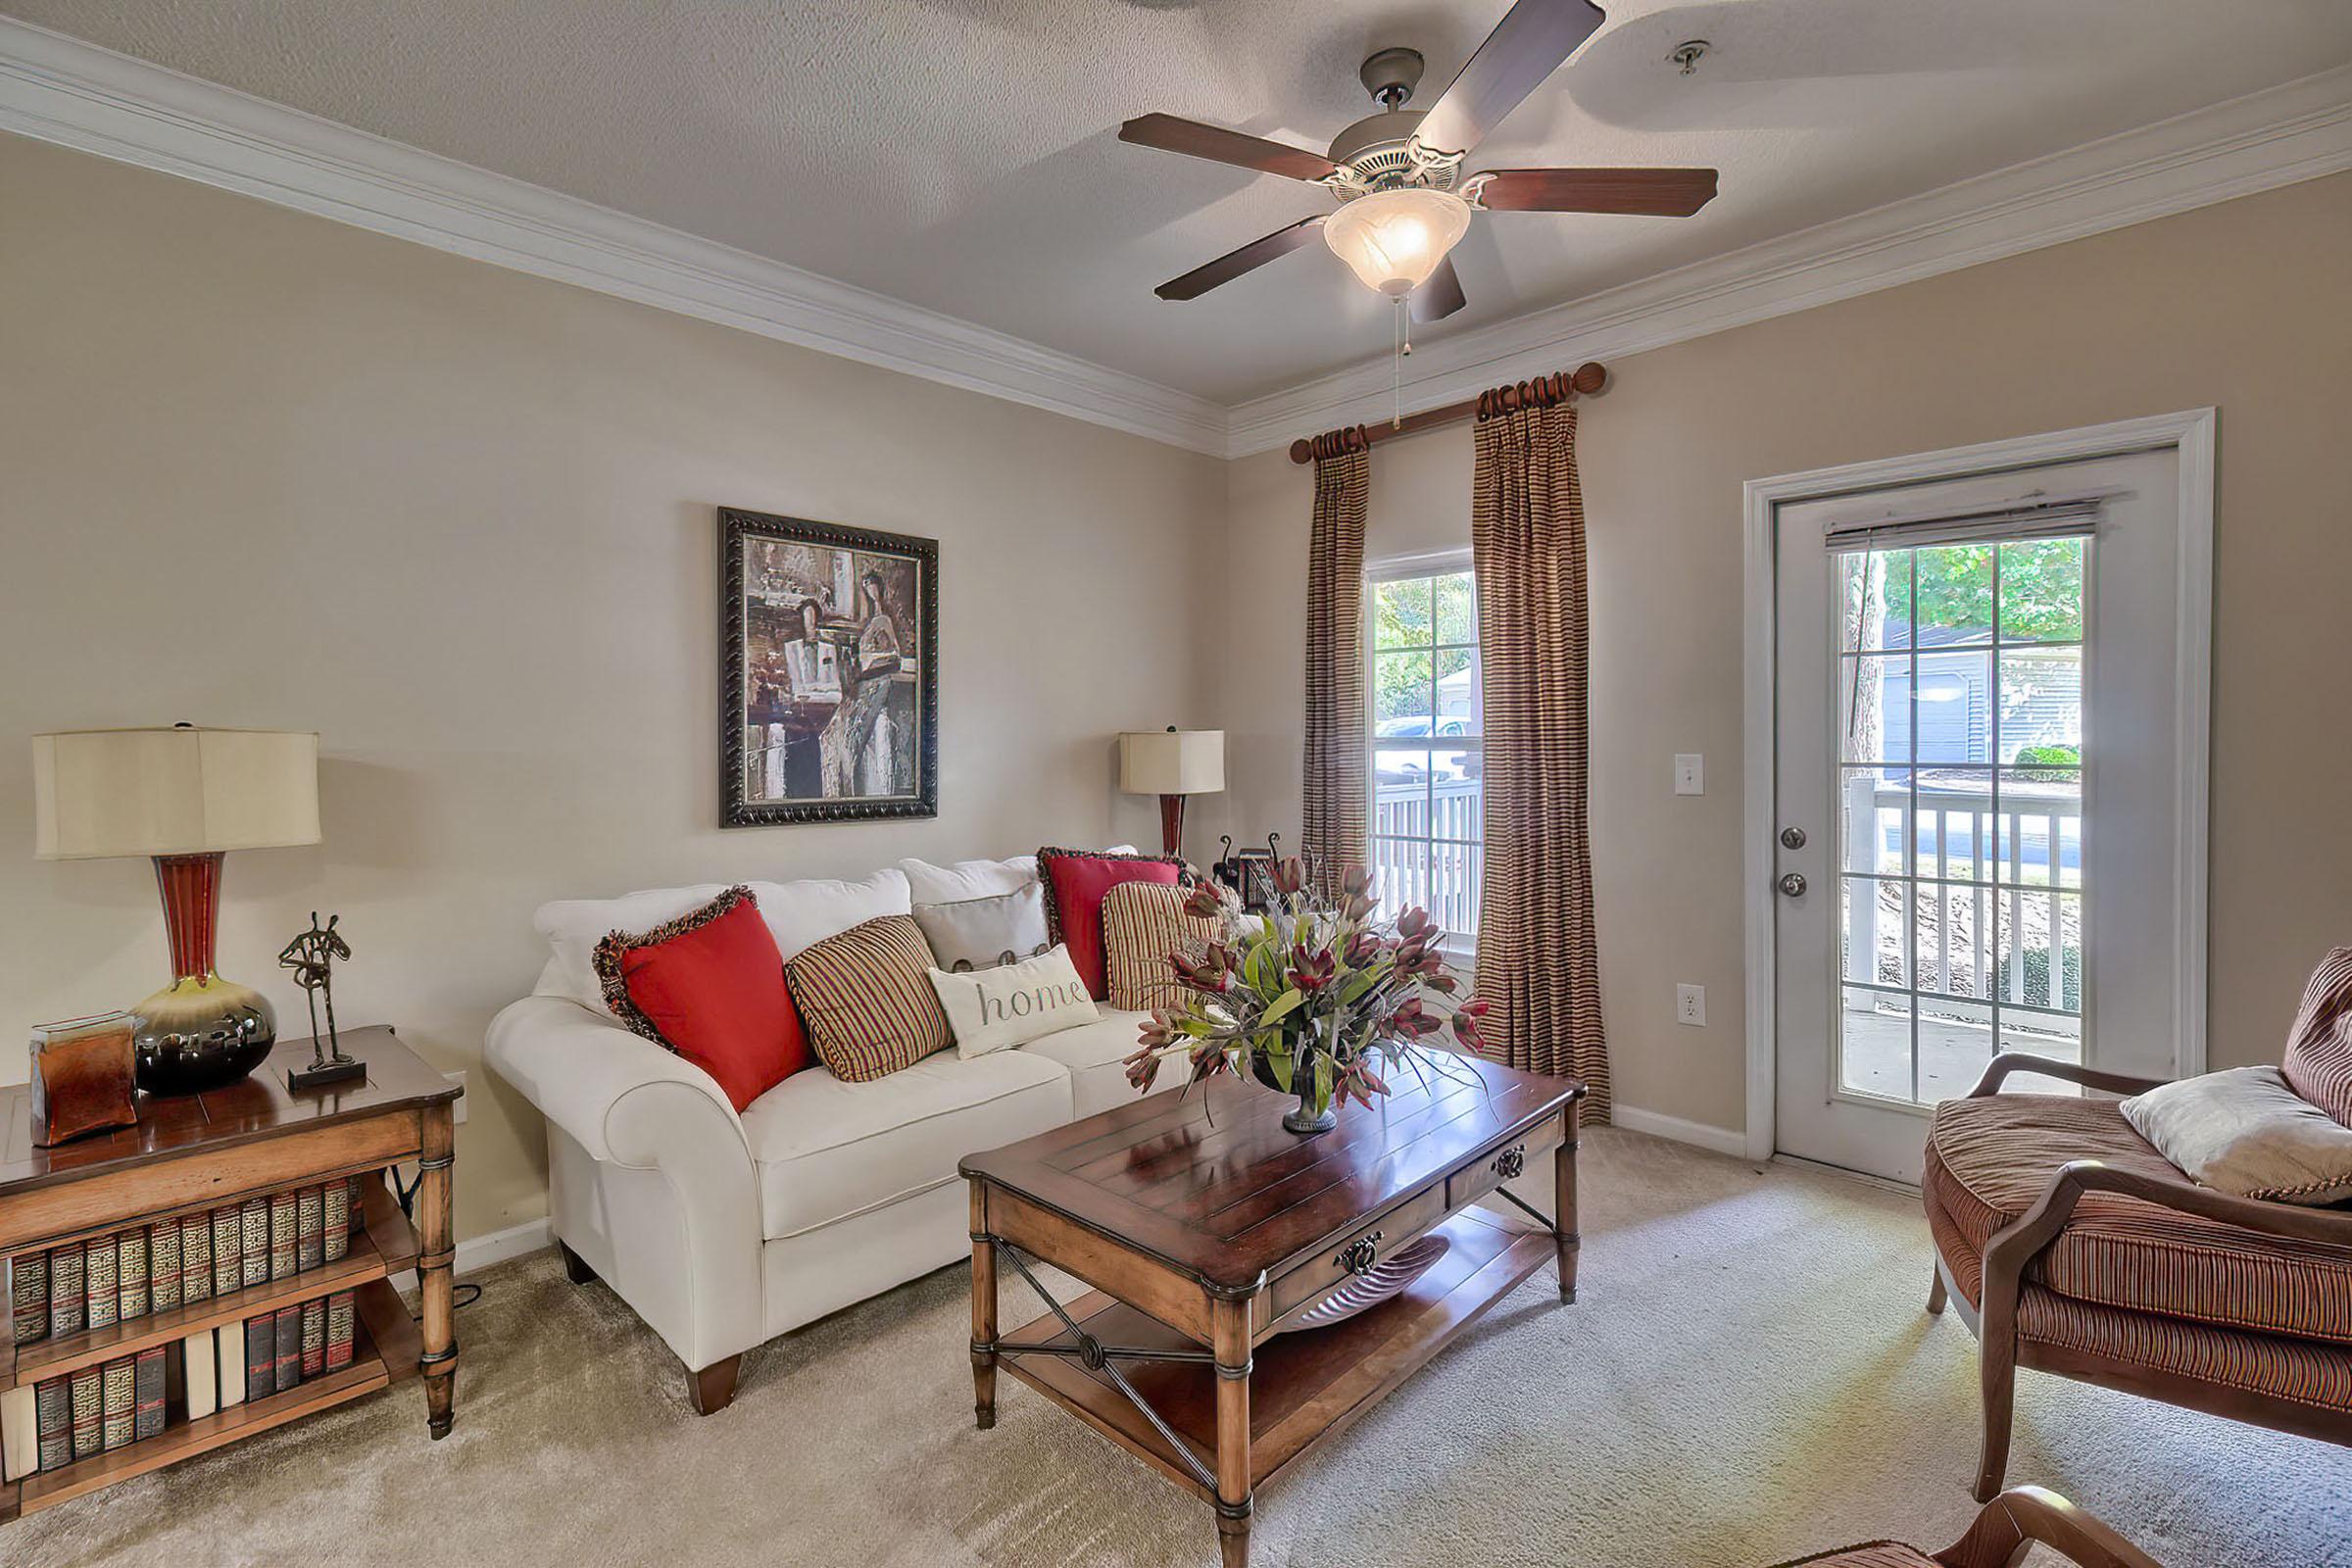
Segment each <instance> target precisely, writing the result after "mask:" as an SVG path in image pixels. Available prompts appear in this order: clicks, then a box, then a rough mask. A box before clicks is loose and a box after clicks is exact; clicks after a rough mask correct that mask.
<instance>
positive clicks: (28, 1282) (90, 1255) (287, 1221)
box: [8, 1176, 361, 1345]
mask: <svg viewBox="0 0 2352 1568" xmlns="http://www.w3.org/2000/svg"><path fill="white" fill-rule="evenodd" d="M360 1224H361V1219H360V1178H359V1177H357V1176H353V1177H350V1178H348V1179H346V1180H344V1181H339V1182H328V1183H326V1184H325V1185H324V1186H320V1187H300V1188H293V1189H290V1190H288V1191H286V1192H282V1193H272V1194H270V1195H269V1196H267V1197H257V1198H251V1199H248V1200H246V1201H244V1202H243V1203H232V1204H230V1205H228V1206H227V1207H224V1208H217V1209H214V1210H213V1211H212V1212H211V1213H209V1214H184V1215H180V1216H178V1217H176V1218H172V1219H161V1220H157V1221H155V1222H154V1223H153V1224H151V1225H141V1226H138V1227H136V1228H134V1229H131V1230H126V1231H119V1232H117V1233H116V1234H114V1235H112V1236H101V1237H96V1238H94V1239H92V1240H90V1241H87V1242H73V1243H70V1244H68V1245H67V1246H64V1247H56V1248H51V1249H49V1250H47V1251H42V1252H24V1253H20V1254H18V1255H17V1256H15V1257H12V1258H10V1259H9V1260H8V1276H9V1277H8V1299H9V1302H10V1310H11V1338H12V1340H13V1342H14V1343H15V1344H17V1345H30V1344H33V1343H35V1342H37V1341H40V1340H44V1339H54V1338H59V1337H62V1336H64V1335H68V1334H78V1333H80V1332H81V1331H82V1330H84V1329H102V1328H108V1327H111V1326H112V1325H114V1324H116V1323H122V1322H127V1321H130V1320H132V1319H134V1318H141V1317H145V1316H146V1315H147V1314H148V1313H149V1312H151V1311H152V1312H169V1311H171V1310H172V1309H173V1308H175V1307H179V1306H183V1305H192V1304H194V1303H196V1302H199V1301H208V1300H211V1299H213V1298H214V1297H216V1296H226V1295H228V1294H229V1293H230V1292H231V1291H236V1290H242V1289H244V1288H245V1287H247V1286H252V1285H266V1284H268V1283H269V1282H270V1281H271V1280H283V1279H291V1278H293V1277H294V1276H295V1275H297V1274H300V1273H302V1272H303V1271H304V1270H306V1269H314V1268H317V1267H319V1265H321V1264H323V1263H333V1262H337V1261H340V1260H341V1259H342V1258H344V1257H346V1256H348V1255H350V1251H351V1237H352V1234H353V1233H354V1232H356V1231H357V1230H359V1228H360Z"/></svg>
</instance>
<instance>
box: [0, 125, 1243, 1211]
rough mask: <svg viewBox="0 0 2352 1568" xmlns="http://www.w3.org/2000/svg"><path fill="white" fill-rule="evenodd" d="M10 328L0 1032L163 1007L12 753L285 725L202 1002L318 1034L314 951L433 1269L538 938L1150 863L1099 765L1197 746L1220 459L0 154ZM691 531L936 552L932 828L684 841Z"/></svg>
mask: <svg viewBox="0 0 2352 1568" xmlns="http://www.w3.org/2000/svg"><path fill="white" fill-rule="evenodd" d="M0 299H5V300H6V301H7V302H8V303H7V306H6V311H5V325H0V550H4V552H5V568H4V569H0V665H4V666H5V669H6V671H7V679H6V683H5V687H4V688H0V1010H4V1011H5V1014H6V1019H7V1024H6V1027H7V1028H9V1029H10V1030H12V1031H21V1030H22V1029H23V1028H24V1027H25V1026H27V1025H29V1024H31V1023H33V1022H34V1021H36V1020H39V1019H44V1018H55V1017H62V1016H66V1015H69V1014H73V1013H78V1012H86V1011H90V1010H94V1009H97V1008H102V1007H107V1006H114V1005H126V1004H128V1003H130V1002H131V1001H133V1000H135V999H136V998H138V997H141V996H143V995H145V994H146V993H147V992H148V991H150V990H152V989H153V988H154V987H155V985H156V984H157V983H158V982H159V981H160V980H162V979H163V978H164V977H165V955H164V946H163V934H162V921H161V917H160V915H159V913H158V909H157V904H156V894H155V885H154V878H153V876H152V874H151V873H150V871H149V870H148V868H147V867H146V865H145V864H144V863H141V862H130V861H80V862H67V863H42V862H37V861H35V860H34V859H33V858H32V856H31V835H32V829H31V820H30V813H31V767H30V759H29V752H28V748H27V746H26V744H25V737H26V736H28V735H30V734H32V733H34V732H36V731H39V730H42V729H49V728H59V727H80V726H88V725H103V724H143V723H163V722H170V721H172V720H174V719H180V718H186V719H190V720H195V721H200V722H207V723H215V724H242V725H257V726H286V727H301V728H317V729H318V730H319V731H320V732H321V736H322V746H323V761H322V764H321V768H320V793H321V798H322V808H323V812H324V825H325V842H324V844H323V845H322V846H320V847H319V848H317V849H311V850H274V851H259V852H253V853H248V854H243V855H237V856H232V857H231V858H230V861H229V866H228V873H227V883H226V889H227V898H226V907H225V910H224V915H223V934H222V937H221V962H222V968H223V970H224V971H225V972H227V973H230V974H232V975H233V976H235V977H237V978H240V979H244V980H246V981H248V982H251V983H258V984H260V985H262V986H263V988H264V989H265V990H267V991H268V992H269V993H270V996H271V997H272V998H273V999H274V1000H275V1001H276V1003H277V1005H278V1007H279V1012H280V1017H281V1019H283V1020H284V1021H286V1022H287V1023H289V1024H292V1025H295V1026H296V1027H294V1028H292V1029H291V1030H290V1031H289V1032H292V1033H302V1032H307V1031H306V1030H305V1029H304V1028H303V1027H302V1026H301V1025H300V1020H299V1013H300V1004H301V993H300V992H299V991H297V990H295V989H294V988H292V987H291V986H288V985H285V984H282V983H280V979H279V976H278V974H277V973H276V970H275V965H274V963H273V961H272V960H273V958H274V956H275V954H276V952H277V949H278V947H279V946H280V945H281V944H282V943H283V942H284V941H285V940H286V939H287V938H288V937H289V936H291V935H292V934H293V933H294V932H295V931H297V930H299V929H300V928H301V927H302V926H303V924H304V923H305V921H306V920H307V918H308V916H309V912H310V911H311V910H312V909H313V908H321V909H333V910H339V911H340V912H341V913H342V915H343V929H344V930H345V931H346V932H347V933H348V934H349V936H350V939H351V943H352V947H353V949H354V955H355V956H354V957H353V960H352V962H351V963H350V965H349V966H348V968H347V969H346V970H345V971H344V973H343V975H342V976H341V978H340V980H339V982H338V987H337V990H338V997H339V1007H338V1011H339V1013H340V1015H341V1017H342V1018H343V1019H344V1020H345V1021H346V1022H360V1021H374V1020H381V1021H388V1022H393V1023H396V1024H397V1025H399V1026H400V1029H401V1032H402V1034H403V1035H404V1036H405V1037H406V1038H407V1039H408V1040H409V1041H410V1042H411V1043H412V1044H414V1045H415V1046H416V1047H417V1048H418V1049H419V1050H420V1051H421V1052H422V1053H423V1054H425V1055H426V1056H427V1057H429V1058H430V1059H431V1060H433V1061H434V1062H435V1063H437V1064H439V1065H440V1066H442V1067H444V1068H453V1069H454V1068H464V1069H466V1070H467V1071H468V1073H469V1083H470V1089H471V1093H470V1095H469V1105H470V1114H469V1118H468V1121H467V1123H466V1126H465V1127H463V1128H462V1129H461V1130H460V1132H459V1153H460V1156H461V1157H460V1161H459V1166H458V1172H459V1182H458V1190H459V1195H460V1198H459V1209H458V1228H459V1233H460V1235H461V1236H472V1235H479V1234H482V1233H485V1232H488V1231H493V1230H497V1229H500V1228H503V1227H505V1226H509V1225H513V1224H515V1223H517V1222H519V1221H522V1220H526V1219H530V1218H533V1217H535V1216H537V1215H539V1214H541V1213H543V1212H544V1211H545V1193H544V1178H543V1168H544V1166H543V1152H542V1149H541V1138H540V1133H539V1129H538V1127H537V1125H536V1118H535V1114H534V1113H532V1112H531V1111H530V1110H529V1107H528V1106H527V1105H525V1104H523V1103H521V1102H520V1101H519V1100H518V1099H517V1098H516V1097H515V1096H514V1095H513V1094H512V1093H510V1092H508V1091H506V1090H505V1089H504V1088H503V1087H502V1086H500V1085H498V1084H497V1083H496V1082H495V1081H493V1080H491V1079H490V1078H489V1077H488V1075H487V1074H486V1073H484V1072H483V1071H482V1070H481V1066H480V1056H479V1052H480V1042H481V1035H482V1029H483V1026H484V1025H485V1024H486V1023H487V1022H488V1021H489V1019H490V1016H491V1014H492V1013H493V1012H494V1011H496V1010H497V1008H498V1007H499V1006H501V1005H504V1004H505V1003H506V1002H508V1001H510V1000H512V999H513V998H515V997H516V996H519V995H521V994H522V993H523V992H524V991H526V990H528V989H529V987H530V984H531V981H532V978H533V976H534V975H535V974H536V973H537V971H538V968H539V964H540V961H541V959H542V957H543V956H544V949H543V946H542V944H541V943H540V942H539V940H538V939H537V937H536V936H534V935H533V933H532V930H531V925H530V916H531V910H532V909H533V907H535V906H536V905H538V904H539V903H540V902H541V901H542V900H545V899H547V898H550V897H555V896H559V895H593V894H604V893H614V892H619V891H622V890H625V889H628V888H632V887H638V886H646V885H660V884H663V883H672V882H686V881H698V880H705V879H720V878H727V877H735V876H744V877H752V876H758V877H796V876H810V875H834V874H844V873H850V874H856V873H861V872H863V871H865V870H867V869H869V868H871V867H873V866H875V865H879V864H884V863H887V862H888V861H890V860H892V859H894V858H898V857H900V856H904V855H908V854H917V855H923V856H928V857H932V858H950V857H955V856H958V855H977V854H987V855H993V856H1004V855H1010V854H1014V853H1017V852H1019V851H1021V850H1024V849H1034V848H1036V847H1037V846H1038V845H1039V844H1040V843H1047V842H1057V843H1058V842H1068V843H1102V842H1106V841H1108V840H1109V839H1111V838H1113V837H1130V838H1145V837H1148V836H1150V835H1152V833H1153V832H1154V830H1155V826H1156V821H1157V817H1156V812H1155V809H1154V807H1153V805H1152V803H1151V802H1149V801H1144V800H1140V799H1139V800H1129V799H1126V798H1123V797H1121V796H1119V795H1118V794H1117V793H1116V792H1115V788H1114V780H1115V773H1114V769H1113V766H1112V757H1111V743H1110V740H1109V736H1110V735H1111V733H1112V732H1113V731H1115V730H1118V729H1121V728H1125V727H1135V726H1144V725H1154V724H1159V723H1163V722H1179V723H1187V724H1201V723H1208V722H1210V721H1212V717H1213V715H1212V713H1211V711H1210V708H1209V697H1210V694H1211V691H1210V689H1211V686H1212V684H1213V671H1212V670H1211V669H1210V668H1209V666H1208V665H1207V663H1206V662H1205V661H1204V655H1205V651H1206V649H1207V648H1208V646H1209V645H1208V643H1207V640H1206V639H1205V638H1204V637H1201V636H1200V635H1198V634H1197V633H1196V632H1194V631H1192V630H1189V629H1188V628H1187V627H1186V625H1185V623H1184V613H1185V609H1186V607H1187V606H1188V605H1191V604H1198V603H1201V602H1203V601H1204V600H1206V599H1208V598H1210V597H1212V584H1213V575H1214V570H1213V568H1214V563H1213V560H1212V552H1211V551H1210V550H1209V549H1207V548H1204V545H1205V544H1206V543H1207V542H1208V541H1209V539H1210V535H1211V533H1212V531H1213V529H1214V528H1215V527H1216V526H1217V525H1218V523H1219V520H1220V519H1221V516H1222V510H1223V506H1224V478H1223V473H1222V468H1223V465H1222V464H1220V463H1218V462H1216V461H1215V460H1212V459H1208V458H1203V457H1198V456H1194V455H1189V454H1186V453H1182V452H1179V451H1176V450H1174V449H1172V448H1169V447H1165V446H1160V445H1157V444H1154V443H1152V442H1150V441H1145V440H1142V439H1139V438H1136V437H1132V436H1126V435H1121V434H1118V433H1115V432H1112V431H1108V430H1103V429H1100V428H1097V427H1095V426H1092V425H1087V424H1082V423H1078V422H1075V421H1072V420H1069V419H1065V418H1061V417H1056V416H1054V415H1050V414H1045V413H1042V412H1039V411H1035V410H1031V409H1027V408H1022V407H1019V406H1017V405H1014V404H1010V403H1005V402H1002V401H999V400H996V399H991V398H987V397H982V396H978V395H974V394H969V393H963V392H958V391H955V390H952V389H949V388H945V387H940V386H936V385H933V384H931V383H929V382H926V381H921V380H916V379H911V378H908V377H906V376H901V375H896V374H892V373H889V372H887V371H882V370H876V369H871V368H864V367H861V366H857V365H853V364H850V363H847V362H845V361H841V360H837V359H830V358H826V357H823V356H819V355H815V354H811V353H808V352H804V351H801V350H798V349H793V348H789V347H785V346H783V345H780V344H776V343H771V342H768V341H765V340H763V339H760V338H757V337H752V336H749V335H746V334H744V333H740V332H735V331H731V330H728V329H726V328H723V327H718V326H711V325H708V324H704V323H701V322H696V321H691V320H687V319H682V318H679V317H676V316H670V315H666V314H664V313H662V312H660V311H655V310H650V309H645V308H641V307H638V306H634V305H630V304H627V303H624V302H620V301H615V300H612V299H607V298H604V297H602V296H599V295H595V294H590V293H586V292H583V291H580V290H576V289H572V288H567V287H564V286H563V285H560V284H555V283H549V282H544V281H540V280H537V279H534V278H529V277H525V276H522V275H520V274H517V273H513V272H508V271H502V270H498V269H496V268H492V267H487V266H482V265H479V264H476V263H472V262H467V261H462V260H458V259H455V258H451V257H447V256H443V255H440V254H437V253H435V252H433V251H430V250H427V249H424V248H422V247H419V246H416V245H411V244H406V243H403V242H401V241H397V240H392V239H386V238H381V237H378V236H375V235H371V234H367V233H363V232H361V231H359V230H356V229H352V228H347V227H343V226H341V225H338V224H335V223H332V222H328V221H323V220H319V219H313V218H308V217H304V216H301V215H298V214H295V213H291V212H287V211H284V210H281V209H278V208H274V207H270V206H267V205H264V204H262V203H259V202H254V201H248V200H245V199H242V198H239V197H234V196H228V195H224V194H221V193H220V192H217V191H214V190H210V189H207V188H205V187H202V186H198V185H194V184H189V183H185V182H182V181H179V180H175V179H171V178H167V177H165V176H163V175H159V174H152V173H147V172H139V171H135V170H131V169H128V168H124V167H122V166H118V165H114V164H109V163H105V162H102V161H99V160H97V159H93V158H87V157H83V156H80V155H78V154H73V153H68V152H62V151H59V150H56V149H54V148H50V147H46V146H43V145H40V144H37V143H34V142H30V141H25V140H21V139H18V138H14V137H6V136H0ZM722 504H724V505H735V506H746V507H752V508H757V509H760V510H764V511H772V512H781V513H788V514H793V515H802V516H809V517H817V518H823V519H827V520H830V521H836V522H843V523H855V524H860V525H865V526H870V527H876V528H883V529H891V530H896V531H901V532H907V533H917V534H928V535H932V536H935V537H937V538H938V539H939V540H940V560H941V581H942V598H941V606H940V628H941V637H942V645H943V649H942V651H943V655H944V657H943V660H942V665H941V675H940V707H941V714H942V726H941V729H942V736H943V750H942V760H941V788H940V796H941V814H940V816H939V818H938V819H937V820H935V821H928V822H913V823H907V824H903V825H901V824H868V825H859V826H846V827H799V828H771V829H764V830H747V831H737V832H722V831H720V830H719V829H718V827H717V825H716V818H717V808H716V800H717V794H718V786H717V782H716V761H715V755H714V754H715V749H716V740H717V728H718V726H717V696H716V689H715V688H716V683H717V675H716V670H715V664H714V660H715V648H716V643H717V631H716V620H715V618H714V617H715V614H716V603H715V588H714V580H715V577H716V568H715V556H716V546H715V543H714V539H713V520H712V510H713V508H715V507H717V506H719V505H722ZM1049 611H1050V613H1049ZM18 1038H19V1039H22V1038H23V1036H22V1034H21V1033H20V1034H19V1035H18ZM24 1073H25V1058H24V1056H23V1054H21V1049H20V1048H17V1047H13V1046H8V1045H6V1044H5V1042H0V1080H14V1079H22V1078H23V1076H24Z"/></svg>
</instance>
